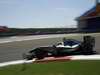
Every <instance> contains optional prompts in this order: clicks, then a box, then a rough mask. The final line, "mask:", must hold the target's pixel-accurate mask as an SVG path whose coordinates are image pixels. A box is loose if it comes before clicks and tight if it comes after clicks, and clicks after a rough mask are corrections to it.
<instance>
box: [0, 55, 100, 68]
mask: <svg viewBox="0 0 100 75" xmlns="http://www.w3.org/2000/svg"><path fill="white" fill-rule="evenodd" d="M68 57H71V58H70V60H100V55H86V56H85V55H76V56H68ZM34 61H35V59H33V60H29V61H27V60H16V61H10V62H4V63H0V67H4V66H9V65H16V64H23V63H33V62H34Z"/></svg>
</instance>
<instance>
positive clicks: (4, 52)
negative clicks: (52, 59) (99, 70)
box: [0, 33, 100, 63]
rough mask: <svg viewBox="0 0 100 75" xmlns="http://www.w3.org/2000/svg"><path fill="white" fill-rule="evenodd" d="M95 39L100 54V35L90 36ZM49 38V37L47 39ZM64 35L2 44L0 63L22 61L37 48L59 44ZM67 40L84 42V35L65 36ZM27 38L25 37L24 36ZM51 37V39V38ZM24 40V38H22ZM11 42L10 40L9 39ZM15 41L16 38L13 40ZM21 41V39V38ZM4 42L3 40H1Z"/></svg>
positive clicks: (0, 46) (0, 45) (96, 48)
mask: <svg viewBox="0 0 100 75" xmlns="http://www.w3.org/2000/svg"><path fill="white" fill-rule="evenodd" d="M90 35H92V36H94V37H95V39H96V45H95V48H94V50H96V51H97V52H98V53H100V34H99V33H98V34H90ZM47 36H48V37H47ZM61 36H63V35H61V34H59V36H58V37H56V35H55V36H53V37H51V35H46V36H45V37H47V38H39V39H38V38H37V37H36V39H34V38H33V39H30V40H29V39H28V40H23V39H22V40H23V41H13V42H6V43H0V63H2V62H7V61H14V60H22V59H23V57H22V54H23V53H26V52H28V51H30V50H32V49H34V48H36V47H39V46H49V45H53V44H56V43H57V42H60V41H61V40H62V37H61ZM65 36H66V38H74V39H77V40H80V41H82V37H83V36H84V34H81V35H80V34H79V35H75V36H72V35H71V36H69V35H67V34H66V35H65V34H64V36H63V37H65ZM24 37H25V36H24ZM40 37H42V36H40ZM49 37H50V38H49ZM21 38H23V37H21ZM7 39H8V40H9V38H7ZM13 39H14V38H13ZM19 39H20V38H19ZM1 40H2V39H1Z"/></svg>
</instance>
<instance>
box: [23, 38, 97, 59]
mask: <svg viewBox="0 0 100 75" xmlns="http://www.w3.org/2000/svg"><path fill="white" fill-rule="evenodd" d="M94 46H95V38H94V37H92V36H84V37H83V41H78V40H74V39H66V38H63V41H62V42H61V43H58V44H57V45H53V46H47V47H38V48H35V49H34V50H31V51H29V52H28V53H27V54H24V55H23V56H24V58H25V59H27V60H31V59H33V58H37V59H43V58H44V57H50V56H52V57H59V56H68V55H91V54H94V53H96V52H95V51H94V50H93V48H94Z"/></svg>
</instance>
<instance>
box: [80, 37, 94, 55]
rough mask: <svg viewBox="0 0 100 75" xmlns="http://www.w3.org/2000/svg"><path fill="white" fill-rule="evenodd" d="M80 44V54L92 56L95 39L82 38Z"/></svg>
mask: <svg viewBox="0 0 100 75" xmlns="http://www.w3.org/2000/svg"><path fill="white" fill-rule="evenodd" d="M83 39H84V40H83V43H82V53H83V54H85V55H90V54H93V52H94V51H93V48H94V46H95V38H94V37H92V36H84V38H83Z"/></svg>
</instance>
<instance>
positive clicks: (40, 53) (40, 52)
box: [35, 49, 45, 59]
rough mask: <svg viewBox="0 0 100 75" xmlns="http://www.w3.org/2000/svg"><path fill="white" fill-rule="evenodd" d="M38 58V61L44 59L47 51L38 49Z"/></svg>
mask: <svg viewBox="0 0 100 75" xmlns="http://www.w3.org/2000/svg"><path fill="white" fill-rule="evenodd" d="M35 54H36V58H37V59H43V58H44V57H45V51H44V50H42V49H38V50H37V51H36V52H35Z"/></svg>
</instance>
